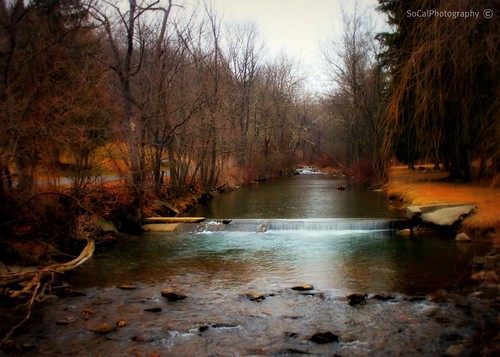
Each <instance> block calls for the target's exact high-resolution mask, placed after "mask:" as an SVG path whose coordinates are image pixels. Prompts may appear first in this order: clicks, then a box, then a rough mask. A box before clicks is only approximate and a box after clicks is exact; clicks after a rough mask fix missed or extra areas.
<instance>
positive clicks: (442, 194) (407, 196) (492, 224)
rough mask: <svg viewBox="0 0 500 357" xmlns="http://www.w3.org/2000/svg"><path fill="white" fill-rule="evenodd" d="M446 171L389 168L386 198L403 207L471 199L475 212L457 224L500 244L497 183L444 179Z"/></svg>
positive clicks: (463, 228) (475, 234)
mask: <svg viewBox="0 0 500 357" xmlns="http://www.w3.org/2000/svg"><path fill="white" fill-rule="evenodd" d="M445 179H446V173H444V172H441V171H433V170H429V168H427V167H425V169H424V170H408V169H407V168H406V167H405V166H395V167H392V168H391V172H390V179H389V183H388V184H387V186H386V189H387V193H388V195H389V198H390V199H391V200H392V202H393V203H394V204H395V205H399V206H401V207H402V208H404V207H406V206H408V205H430V204H444V203H473V204H475V205H476V206H477V208H478V209H477V213H476V214H474V215H472V216H470V217H467V218H466V219H464V220H463V221H462V223H461V225H460V227H459V229H460V230H461V231H464V232H467V233H468V234H470V235H471V236H474V237H476V238H480V237H483V238H486V239H488V240H489V241H491V243H493V244H494V245H495V246H496V247H500V208H499V207H500V187H498V186H491V185H488V184H483V183H464V182H449V181H446V180H445Z"/></svg>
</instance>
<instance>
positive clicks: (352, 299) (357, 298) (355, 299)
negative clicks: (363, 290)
mask: <svg viewBox="0 0 500 357" xmlns="http://www.w3.org/2000/svg"><path fill="white" fill-rule="evenodd" d="M367 296H368V295H366V294H350V295H347V299H348V300H349V305H351V306H355V305H358V304H361V303H362V302H363V301H365V300H366V298H367Z"/></svg>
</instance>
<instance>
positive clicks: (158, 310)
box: [144, 307, 161, 312]
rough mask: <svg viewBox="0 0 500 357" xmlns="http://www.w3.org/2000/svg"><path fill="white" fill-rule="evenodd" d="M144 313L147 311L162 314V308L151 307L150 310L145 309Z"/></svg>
mask: <svg viewBox="0 0 500 357" xmlns="http://www.w3.org/2000/svg"><path fill="white" fill-rule="evenodd" d="M144 311H147V312H161V308H160V307H150V308H148V309H144Z"/></svg>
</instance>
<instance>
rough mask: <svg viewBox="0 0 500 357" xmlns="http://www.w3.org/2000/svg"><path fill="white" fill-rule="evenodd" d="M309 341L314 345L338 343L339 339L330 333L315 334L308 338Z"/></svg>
mask: <svg viewBox="0 0 500 357" xmlns="http://www.w3.org/2000/svg"><path fill="white" fill-rule="evenodd" d="M309 341H312V342H315V343H320V344H323V343H329V342H339V337H338V336H337V335H334V334H333V333H331V332H328V331H327V332H318V333H315V334H314V335H312V336H311V338H309Z"/></svg>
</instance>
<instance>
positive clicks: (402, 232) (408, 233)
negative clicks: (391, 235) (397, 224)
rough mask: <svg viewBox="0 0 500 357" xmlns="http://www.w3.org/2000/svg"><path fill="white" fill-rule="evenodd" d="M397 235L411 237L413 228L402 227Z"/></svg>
mask: <svg viewBox="0 0 500 357" xmlns="http://www.w3.org/2000/svg"><path fill="white" fill-rule="evenodd" d="M396 236H398V237H410V236H411V229H408V228H406V229H400V230H399V231H397V232H396Z"/></svg>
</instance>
